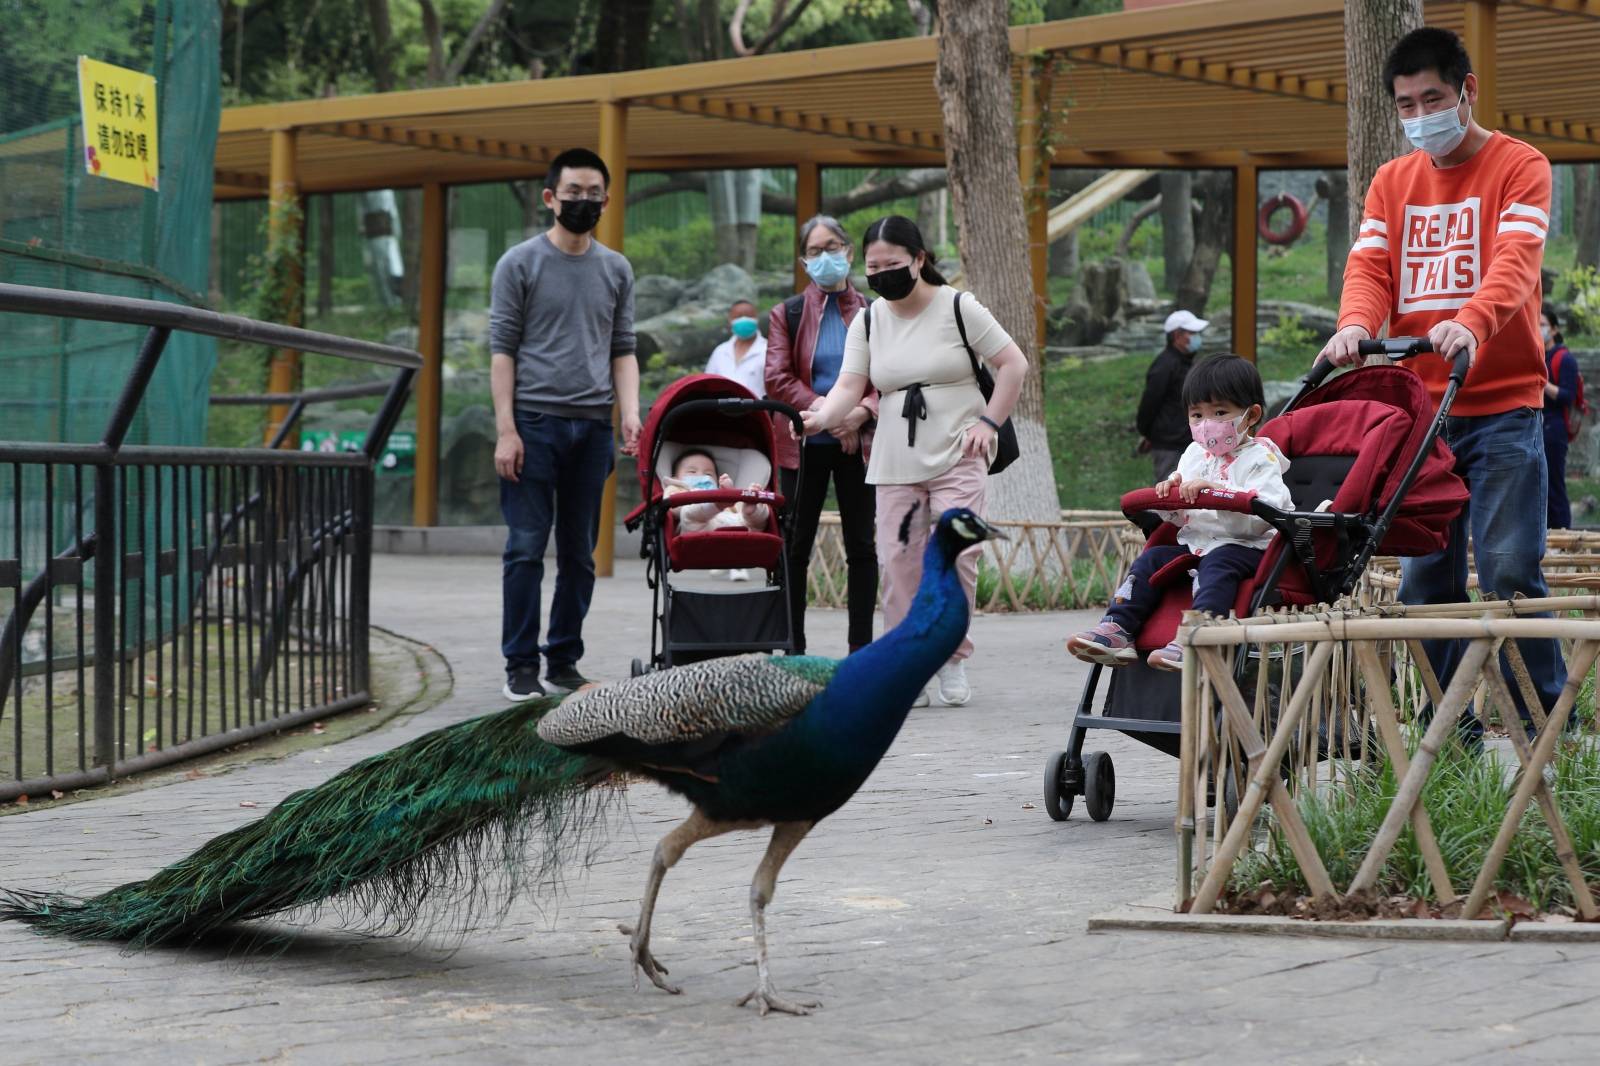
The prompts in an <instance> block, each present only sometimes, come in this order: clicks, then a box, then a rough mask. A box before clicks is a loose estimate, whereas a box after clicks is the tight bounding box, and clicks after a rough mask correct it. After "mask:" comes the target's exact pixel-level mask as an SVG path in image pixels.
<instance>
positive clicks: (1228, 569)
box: [1067, 355, 1294, 670]
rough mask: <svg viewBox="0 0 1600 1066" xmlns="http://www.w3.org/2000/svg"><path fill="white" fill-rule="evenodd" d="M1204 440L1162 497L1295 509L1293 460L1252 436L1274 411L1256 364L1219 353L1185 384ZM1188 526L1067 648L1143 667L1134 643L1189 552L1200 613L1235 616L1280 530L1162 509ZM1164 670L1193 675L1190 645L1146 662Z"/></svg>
mask: <svg viewBox="0 0 1600 1066" xmlns="http://www.w3.org/2000/svg"><path fill="white" fill-rule="evenodd" d="M1183 403H1184V406H1185V407H1187V408H1188V409H1189V433H1190V435H1191V436H1192V437H1193V438H1194V443H1192V444H1190V445H1189V447H1188V449H1187V450H1185V451H1184V453H1183V457H1182V458H1181V459H1180V460H1179V461H1178V469H1177V470H1176V471H1175V472H1174V473H1173V475H1172V478H1171V479H1170V480H1168V481H1164V482H1162V483H1160V484H1158V485H1156V486H1155V491H1156V495H1157V496H1159V497H1162V498H1166V497H1167V496H1168V495H1170V494H1173V493H1176V494H1177V496H1178V498H1179V499H1181V500H1183V501H1184V502H1186V503H1193V502H1194V501H1195V499H1196V498H1197V497H1198V496H1199V494H1200V492H1201V490H1203V489H1209V490H1211V491H1213V492H1254V493H1255V494H1256V497H1257V498H1258V499H1260V500H1261V501H1262V502H1263V503H1269V504H1271V505H1273V506H1274V507H1279V508H1282V509H1284V510H1292V509H1293V507H1294V504H1293V502H1292V501H1291V500H1290V498H1289V489H1288V487H1287V486H1286V485H1285V484H1284V481H1283V474H1284V471H1285V470H1287V469H1288V468H1289V460H1288V459H1287V458H1285V457H1284V455H1283V453H1282V452H1281V451H1279V450H1278V447H1277V445H1275V444H1273V443H1272V441H1270V440H1268V439H1266V438H1265V437H1255V436H1252V435H1251V433H1252V430H1254V429H1255V428H1256V427H1257V426H1259V425H1260V424H1261V422H1262V420H1263V417H1264V415H1265V410H1266V398H1265V395H1264V390H1263V388H1262V384H1261V374H1260V373H1259V372H1258V371H1257V370H1256V367H1255V364H1254V363H1252V362H1250V361H1249V360H1248V359H1243V358H1241V357H1239V356H1237V355H1216V356H1212V357H1211V358H1209V359H1206V360H1204V361H1203V362H1200V363H1197V364H1196V365H1195V366H1194V368H1193V369H1192V370H1190V371H1189V375H1188V377H1186V378H1185V379H1184V383H1183ZM1157 513H1158V514H1159V515H1160V516H1161V517H1162V518H1163V519H1164V520H1166V521H1168V522H1171V523H1172V524H1173V525H1176V526H1178V527H1179V528H1178V543H1177V544H1158V545H1152V546H1150V547H1147V548H1145V550H1144V552H1143V553H1142V554H1141V555H1140V556H1139V558H1138V559H1137V560H1135V562H1134V564H1133V566H1132V568H1131V569H1130V571H1129V573H1128V576H1127V578H1126V580H1124V581H1123V583H1122V585H1121V586H1120V587H1119V588H1118V589H1117V591H1116V593H1115V595H1114V596H1113V597H1112V601H1111V607H1110V609H1109V610H1107V611H1106V614H1105V617H1104V618H1102V619H1101V620H1100V623H1099V624H1098V625H1096V626H1095V627H1094V628H1093V629H1086V630H1084V631H1083V632H1081V633H1077V634H1074V635H1073V636H1072V637H1070V638H1068V640H1067V650H1068V651H1069V652H1071V653H1072V654H1073V655H1075V656H1077V657H1078V658H1079V659H1083V660H1084V661H1086V662H1091V663H1100V664H1102V665H1105V666H1123V665H1125V664H1127V663H1130V662H1132V661H1133V659H1134V657H1135V655H1136V654H1137V653H1136V652H1135V651H1134V638H1135V637H1137V636H1138V634H1139V630H1140V628H1141V627H1142V626H1143V625H1144V623H1145V621H1146V620H1147V619H1149V617H1150V616H1151V614H1152V613H1154V611H1155V609H1156V607H1157V606H1158V605H1159V604H1160V601H1161V592H1160V586H1161V585H1162V584H1164V583H1165V581H1164V580H1163V578H1168V577H1170V576H1172V575H1168V574H1163V573H1162V571H1163V569H1164V568H1166V567H1167V566H1168V565H1169V564H1172V563H1174V562H1175V561H1176V560H1178V559H1180V558H1183V557H1184V556H1187V555H1189V554H1191V553H1192V554H1194V555H1196V556H1198V557H1199V562H1198V564H1197V565H1196V568H1195V578H1194V600H1193V607H1194V609H1195V610H1197V611H1205V612H1206V613H1208V614H1213V615H1219V616H1225V615H1227V613H1228V612H1229V610H1231V609H1232V607H1233V604H1234V599H1235V597H1236V596H1237V594H1238V591H1239V583H1240V582H1241V581H1244V580H1246V579H1248V578H1249V577H1250V576H1251V575H1252V574H1254V573H1255V572H1256V568H1257V567H1258V566H1259V565H1260V564H1261V559H1262V556H1263V554H1264V553H1265V551H1266V548H1267V545H1268V544H1269V543H1270V542H1271V541H1272V538H1273V535H1274V531H1273V529H1272V527H1271V526H1269V525H1268V524H1267V523H1266V522H1265V521H1264V520H1262V519H1260V518H1257V517H1255V516H1254V515H1248V514H1238V513H1234V512H1229V511H1205V510H1183V511H1158V512H1157ZM1146 662H1148V663H1149V664H1150V665H1151V666H1152V667H1154V668H1156V669H1158V670H1181V669H1183V648H1182V646H1180V645H1179V644H1178V643H1177V641H1173V642H1171V643H1169V644H1167V645H1166V646H1165V647H1162V648H1157V649H1156V650H1155V651H1153V652H1151V653H1150V656H1149V658H1148V659H1147V660H1146Z"/></svg>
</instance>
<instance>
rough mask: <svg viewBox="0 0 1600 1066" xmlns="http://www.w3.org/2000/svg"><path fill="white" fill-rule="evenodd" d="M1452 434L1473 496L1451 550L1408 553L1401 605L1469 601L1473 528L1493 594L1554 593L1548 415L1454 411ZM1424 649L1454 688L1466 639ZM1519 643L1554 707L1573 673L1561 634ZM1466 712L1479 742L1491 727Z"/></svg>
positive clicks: (1484, 584) (1482, 577) (1448, 433)
mask: <svg viewBox="0 0 1600 1066" xmlns="http://www.w3.org/2000/svg"><path fill="white" fill-rule="evenodd" d="M1444 439H1445V441H1446V443H1448V444H1449V445H1450V449H1451V451H1453V452H1455V456H1456V473H1458V474H1460V475H1461V477H1462V478H1463V479H1464V480H1465V481H1466V483H1467V488H1468V490H1469V491H1470V492H1471V494H1472V497H1471V499H1470V500H1469V501H1468V503H1467V507H1466V509H1465V510H1464V511H1463V512H1462V513H1461V516H1460V517H1459V518H1457V519H1456V521H1455V523H1454V524H1453V525H1452V526H1451V529H1450V543H1449V545H1448V546H1447V547H1446V548H1445V549H1444V550H1443V551H1440V552H1435V553H1433V554H1432V555H1424V556H1420V557H1418V558H1415V559H1405V560H1402V562H1401V572H1402V575H1403V576H1402V579H1401V582H1400V600H1401V602H1403V603H1464V602H1466V600H1467V532H1468V530H1469V529H1470V530H1471V533H1472V545H1473V556H1474V559H1475V561H1476V562H1477V564H1478V586H1479V588H1480V589H1481V590H1482V592H1483V595H1484V596H1494V597H1497V598H1499V599H1502V600H1509V599H1511V598H1512V597H1513V596H1515V595H1517V594H1519V593H1520V594H1522V595H1524V596H1527V597H1529V598H1537V597H1541V596H1546V595H1549V591H1548V589H1547V587H1546V585H1545V581H1544V571H1543V570H1542V569H1541V568H1540V564H1541V563H1542V562H1543V560H1544V548H1545V489H1546V486H1545V479H1546V469H1545V456H1544V418H1543V415H1542V413H1541V412H1539V411H1535V410H1533V409H1532V408H1530V407H1523V408H1519V409H1517V410H1515V411H1507V412H1505V413H1504V414H1497V415H1484V416H1481V417H1477V418H1467V417H1462V418H1449V419H1446V420H1445V425H1444ZM1538 617H1549V616H1548V615H1543V616H1538ZM1422 647H1423V650H1424V652H1426V653H1427V656H1428V661H1429V662H1430V663H1431V664H1432V665H1433V669H1434V672H1435V673H1436V674H1437V675H1438V677H1439V683H1440V684H1441V685H1445V686H1448V685H1449V684H1450V678H1451V676H1452V675H1453V674H1454V673H1455V669H1456V664H1457V663H1459V662H1460V661H1461V655H1462V645H1461V642H1460V641H1456V640H1425V641H1423V642H1422ZM1517 647H1518V650H1520V651H1521V652H1522V658H1523V661H1524V662H1526V663H1527V665H1528V673H1529V674H1530V675H1531V676H1532V678H1533V683H1534V686H1535V687H1536V688H1537V689H1538V690H1539V700H1540V702H1541V703H1543V704H1544V707H1545V709H1546V710H1549V709H1550V708H1551V707H1553V706H1554V705H1555V702H1556V699H1557V698H1558V697H1559V696H1560V695H1561V689H1562V686H1563V685H1565V684H1566V680H1567V668H1566V665H1565V664H1564V663H1563V662H1562V661H1561V645H1560V644H1559V643H1558V642H1556V641H1554V640H1519V641H1518V642H1517ZM1500 668H1501V672H1502V673H1503V674H1505V677H1506V681H1507V683H1508V687H1509V688H1510V689H1511V694H1512V698H1513V699H1515V700H1516V701H1517V710H1518V712H1519V713H1520V714H1521V715H1522V717H1523V719H1524V720H1525V722H1526V720H1527V719H1528V712H1527V709H1526V708H1524V707H1523V706H1522V692H1521V689H1520V688H1519V687H1518V685H1517V682H1516V679H1515V678H1514V677H1513V676H1512V674H1511V667H1510V665H1509V664H1508V663H1507V661H1506V658H1505V655H1504V654H1503V653H1502V654H1501V657H1500ZM1466 716H1467V717H1466V718H1464V719H1463V722H1462V729H1463V732H1464V733H1465V734H1466V735H1467V737H1468V738H1469V739H1475V738H1477V737H1479V736H1481V735H1482V733H1483V724H1482V723H1481V722H1479V721H1477V720H1476V718H1472V717H1471V716H1472V712H1471V710H1470V709H1469V710H1468V711H1467V712H1466ZM1529 728H1530V729H1531V726H1530V727H1529Z"/></svg>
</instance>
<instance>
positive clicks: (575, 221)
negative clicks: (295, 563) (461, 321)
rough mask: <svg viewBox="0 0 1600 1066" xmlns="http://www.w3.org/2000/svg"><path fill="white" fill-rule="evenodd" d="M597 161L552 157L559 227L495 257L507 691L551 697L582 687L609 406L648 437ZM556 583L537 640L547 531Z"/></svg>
mask: <svg viewBox="0 0 1600 1066" xmlns="http://www.w3.org/2000/svg"><path fill="white" fill-rule="evenodd" d="M610 183H611V175H610V173H609V172H608V171H607V170H606V165H605V163H604V162H603V161H601V159H600V157H599V156H597V155H595V153H593V152H591V151H589V150H588V149H586V148H571V149H568V150H567V151H565V152H562V153H561V154H560V155H558V156H556V158H555V160H554V161H553V162H552V163H551V164H550V171H549V173H548V174H547V175H546V177H545V181H544V205H545V207H547V208H549V209H550V210H551V211H552V212H554V214H555V223H554V224H553V225H552V226H551V227H550V229H549V230H547V231H546V232H544V233H541V234H539V235H538V236H536V237H533V238H532V239H530V240H526V241H523V242H522V243H521V244H519V245H516V246H515V247H513V248H511V249H510V250H508V251H507V252H506V254H505V255H503V256H501V257H500V262H499V263H498V264H496V265H495V268H494V283H493V286H492V288H491V297H490V307H489V350H490V353H491V355H490V360H491V366H490V371H489V381H490V389H491V391H492V392H493V394H494V418H495V426H496V428H497V430H498V432H499V441H498V442H497V443H496V445H495V449H494V468H495V472H496V473H497V474H499V475H500V510H501V513H502V514H504V515H505V520H506V526H507V527H508V530H507V536H506V550H505V556H504V567H503V593H504V599H503V604H502V613H501V626H500V650H501V653H502V654H503V655H504V656H505V660H506V686H505V689H504V690H503V691H504V694H505V697H506V698H507V699H509V700H513V701H515V700H525V699H530V698H532V697H534V696H542V695H544V693H545V686H544V685H541V684H540V683H539V660H540V657H541V655H542V657H543V659H544V661H545V665H546V667H547V670H546V673H545V682H546V684H548V685H549V687H550V688H552V689H555V690H558V691H570V690H572V689H575V688H577V687H579V686H580V685H583V684H584V683H585V679H584V677H583V676H582V675H581V674H579V673H578V660H579V659H581V658H583V619H584V616H585V615H587V614H588V613H589V601H590V599H591V598H592V596H593V595H594V548H595V543H596V541H597V539H598V537H599V534H600V503H601V497H602V495H603V493H604V489H605V483H606V478H607V477H608V476H609V475H610V473H611V469H612V465H613V455H612V428H611V408H612V405H613V403H615V404H616V405H617V406H618V407H619V408H620V409H621V415H622V441H623V451H624V452H626V453H629V454H632V452H633V450H634V448H635V447H636V445H637V444H638V440H639V362H638V360H637V359H636V358H635V357H634V337H633V269H632V267H630V266H629V265H628V261H627V259H625V258H623V256H622V255H621V253H619V252H614V251H612V250H611V249H610V248H607V247H605V246H604V245H602V244H600V243H599V242H598V241H596V240H595V239H594V238H593V237H591V236H590V231H591V230H593V229H594V227H595V224H596V223H597V222H599V221H600V212H601V211H603V210H604V209H605V206H606V203H607V202H608V188H609V186H610ZM552 529H554V531H555V535H556V587H555V593H554V596H553V597H552V600H551V604H550V626H549V630H548V633H547V634H546V643H545V644H544V646H543V647H542V648H541V647H540V645H539V621H540V617H539V590H540V585H541V584H542V583H543V581H544V553H545V548H546V546H547V545H548V544H549V540H550V533H551V530H552Z"/></svg>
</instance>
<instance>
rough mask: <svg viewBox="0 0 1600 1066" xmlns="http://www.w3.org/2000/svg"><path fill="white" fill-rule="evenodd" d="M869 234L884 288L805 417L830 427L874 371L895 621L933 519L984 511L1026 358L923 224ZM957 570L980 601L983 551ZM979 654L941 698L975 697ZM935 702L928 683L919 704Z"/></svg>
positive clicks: (881, 544)
mask: <svg viewBox="0 0 1600 1066" xmlns="http://www.w3.org/2000/svg"><path fill="white" fill-rule="evenodd" d="M861 243H862V246H863V248H864V249H865V251H866V267H867V284H868V285H869V286H871V287H872V290H873V291H874V292H875V293H877V294H878V296H880V297H881V299H879V300H877V301H875V302H874V303H873V304H871V305H870V306H869V307H867V309H866V310H865V311H863V312H862V313H861V314H859V315H857V316H856V317H855V320H854V321H852V322H851V323H850V331H849V334H848V336H847V337H846V339H845V350H844V365H843V367H842V369H841V372H840V374H839V380H838V382H837V383H836V384H835V385H834V387H833V388H832V389H831V390H829V392H828V396H827V400H826V401H825V402H824V403H823V405H822V406H821V408H819V409H818V410H816V411H808V412H805V413H804V414H803V415H802V417H803V418H804V420H805V423H806V432H807V433H815V432H818V431H821V430H827V429H831V428H832V427H833V426H834V425H836V424H837V423H838V421H839V420H841V419H842V418H843V417H844V415H845V414H846V413H847V412H849V411H850V409H851V408H853V407H854V406H855V405H856V404H857V403H859V402H860V399H861V396H862V394H863V393H864V392H865V391H866V388H867V385H868V383H869V382H870V383H871V385H872V386H873V387H874V388H876V389H877V390H878V393H879V397H880V399H879V405H878V432H877V436H876V438H875V439H874V442H873V448H872V458H871V460H870V461H869V463H868V464H867V481H868V482H870V483H871V484H873V485H876V486H877V493H878V508H877V511H878V513H877V546H878V561H879V563H880V564H881V565H882V566H883V616H884V625H885V627H886V628H887V627H893V626H894V625H896V624H898V623H899V622H900V620H901V619H902V618H904V617H905V616H906V613H907V611H908V610H909V609H910V607H911V597H912V594H913V593H914V592H915V591H916V587H917V582H918V581H919V580H921V577H922V549H923V547H924V545H925V544H926V543H927V538H928V530H929V528H930V526H931V525H932V523H933V522H934V521H935V520H936V519H937V518H938V517H939V515H940V514H942V513H943V512H944V511H945V510H947V509H948V508H951V507H969V508H971V509H972V510H973V511H976V512H977V513H978V514H980V515H983V514H985V512H986V506H985V505H986V501H987V496H988V493H987V479H988V475H989V462H990V460H991V459H992V458H993V457H994V453H995V447H996V434H997V432H998V430H999V427H1000V425H1001V423H1003V422H1004V421H1005V420H1006V419H1007V418H1009V417H1010V416H1011V409H1012V408H1013V407H1014V406H1015V405H1016V402H1017V396H1018V395H1019V394H1020V393H1021V391H1022V382H1023V378H1024V377H1025V376H1026V375H1027V372H1028V360H1027V357H1026V356H1024V355H1023V354H1022V350H1021V349H1020V348H1018V347H1017V345H1016V342H1015V341H1013V340H1012V339H1011V337H1010V335H1009V334H1007V333H1006V331H1005V330H1004V329H1003V328H1002V327H1001V326H1000V324H999V323H998V322H996V321H995V319H994V316H993V315H991V314H990V313H989V311H988V310H987V309H986V308H985V307H984V306H983V305H982V304H980V303H979V302H978V301H977V299H976V298H974V297H973V296H972V295H971V294H970V293H963V292H959V291H958V290H956V289H953V288H951V287H950V286H949V285H947V284H946V283H945V280H944V278H943V276H941V275H940V273H939V271H938V270H937V269H936V268H935V267H934V265H933V256H932V254H931V253H930V252H929V251H928V249H927V246H926V245H925V244H924V243H923V240H922V233H921V231H919V230H918V229H917V225H916V223H914V222H912V221H911V220H910V219H908V218H904V217H902V216H900V215H890V216H889V217H887V218H883V219H880V220H878V221H877V222H874V223H873V224H872V225H871V226H869V227H867V232H866V236H865V238H864V239H863V240H862V242H861ZM1019 254H1020V253H1019ZM957 300H959V301H960V314H961V324H962V325H964V326H965V327H966V338H967V343H968V344H970V345H971V346H972V351H973V353H974V354H975V355H976V356H977V358H979V359H981V360H983V361H984V362H986V363H987V364H988V365H989V367H990V369H991V371H992V373H993V374H994V377H995V388H994V395H993V396H991V397H990V398H989V400H988V401H987V402H985V401H984V398H983V393H982V392H980V391H979V389H978V382H977V379H976V378H975V377H974V376H973V371H972V360H971V358H970V357H969V356H968V354H967V348H966V346H965V345H963V344H962V340H961V330H960V328H959V327H958V325H957V319H956V301H957ZM869 317H870V320H871V332H870V337H869V335H868V328H867V322H868V319H869ZM914 506H915V507H916V508H917V513H916V518H915V520H914V521H913V522H911V523H910V527H909V534H910V536H909V539H908V541H907V542H906V543H902V542H901V540H900V527H901V523H902V522H904V520H905V517H906V515H907V513H908V512H909V511H910V510H911V509H912V508H913V507H914ZM958 570H959V573H960V575H961V582H962V584H963V586H965V588H966V590H967V601H968V603H969V604H971V603H972V602H973V601H974V599H975V597H976V592H977V584H978V556H977V552H976V551H972V552H968V553H967V554H966V555H964V556H962V558H961V559H960V561H959V563H958ZM971 654H972V641H971V639H970V638H969V639H967V640H965V641H963V642H962V645H961V647H960V649H958V650H957V651H956V654H955V657H954V658H952V659H951V660H950V662H949V663H947V664H946V665H945V666H944V668H943V669H941V670H940V671H939V697H940V699H941V700H942V701H943V702H944V703H946V704H949V705H951V706H959V705H961V704H964V703H966V702H967V700H968V699H970V698H971V694H972V693H971V687H970V686H969V684H968V682H967V676H966V667H965V661H966V659H967V658H968V656H970V655H971ZM926 703H927V695H926V693H925V694H924V695H923V696H922V698H921V699H919V700H918V704H917V705H918V706H924V705H926Z"/></svg>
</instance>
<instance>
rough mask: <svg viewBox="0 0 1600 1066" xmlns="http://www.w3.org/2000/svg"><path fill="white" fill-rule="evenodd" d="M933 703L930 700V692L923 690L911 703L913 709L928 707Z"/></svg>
mask: <svg viewBox="0 0 1600 1066" xmlns="http://www.w3.org/2000/svg"><path fill="white" fill-rule="evenodd" d="M930 702H931V701H930V700H929V699H928V690H927V689H923V690H922V691H921V692H919V693H917V698H916V699H914V700H912V701H911V706H913V707H926V706H927V705H928V704H929V703H930Z"/></svg>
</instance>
